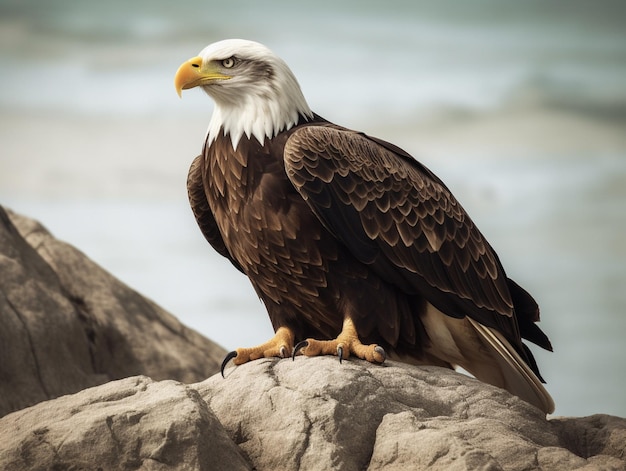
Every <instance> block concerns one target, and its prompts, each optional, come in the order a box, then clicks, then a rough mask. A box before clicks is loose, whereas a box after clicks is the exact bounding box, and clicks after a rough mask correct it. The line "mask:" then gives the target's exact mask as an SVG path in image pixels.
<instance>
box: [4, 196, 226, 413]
mask: <svg viewBox="0 0 626 471" xmlns="http://www.w3.org/2000/svg"><path fill="white" fill-rule="evenodd" d="M164 269H165V267H164ZM0 273H1V274H2V276H1V277H0V358H1V359H2V360H1V361H0V416H2V415H4V414H6V413H8V412H11V411H13V410H17V409H21V408H24V407H26V406H29V405H31V404H35V403H37V402H40V401H43V400H46V399H51V398H54V397H58V396H60V395H62V394H68V393H73V392H77V391H80V390H81V389H84V388H87V387H90V386H94V385H97V384H102V383H105V382H107V381H110V380H113V379H119V378H124V377H127V376H134V375H139V374H142V375H147V376H150V377H152V378H153V379H157V380H159V379H176V380H180V381H184V382H194V381H199V380H201V379H204V378H207V377H208V376H210V375H211V374H213V373H214V372H216V371H217V370H218V367H219V363H220V361H221V359H222V358H223V356H224V354H225V353H226V352H225V351H224V350H223V349H222V348H221V347H219V346H217V345H216V344H214V343H213V342H211V341H210V340H208V339H206V338H204V337H203V336H201V335H200V334H198V333H197V332H195V331H193V330H191V329H189V328H187V327H185V326H184V325H182V324H181V323H180V322H179V321H178V320H177V319H176V318H175V317H174V316H172V315H171V314H169V313H167V312H166V311H164V310H163V309H161V308H160V307H159V306H157V305H156V304H154V303H153V302H151V301H150V300H148V299H146V298H144V297H143V296H141V295H140V294H139V293H137V292H136V291H134V290H132V289H130V288H129V287H127V286H126V285H124V284H123V283H121V282H120V281H118V280H116V279H115V278H114V277H113V276H111V275H110V274H109V273H107V272H106V271H105V270H103V269H102V268H100V267H99V266H98V265H96V264H95V263H94V262H92V261H91V260H90V259H89V258H87V257H86V256H85V255H84V254H82V253H81V252H80V251H78V250H77V249H75V248H73V247H72V246H70V245H68V244H66V243H64V242H61V241H59V240H57V239H55V238H54V237H53V236H52V235H51V234H50V233H49V232H48V231H46V230H45V229H44V228H43V227H42V226H41V225H40V224H39V223H37V222H35V221H33V220H31V219H28V218H25V217H23V216H19V215H17V214H14V213H8V212H7V211H5V210H4V209H2V207H0Z"/></svg>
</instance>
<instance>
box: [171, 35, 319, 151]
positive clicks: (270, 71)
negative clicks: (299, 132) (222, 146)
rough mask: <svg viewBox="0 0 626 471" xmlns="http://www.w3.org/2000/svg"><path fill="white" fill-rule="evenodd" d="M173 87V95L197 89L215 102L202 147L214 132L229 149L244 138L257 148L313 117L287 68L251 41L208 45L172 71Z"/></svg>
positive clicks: (263, 48) (265, 48)
mask: <svg viewBox="0 0 626 471" xmlns="http://www.w3.org/2000/svg"><path fill="white" fill-rule="evenodd" d="M174 86H175V87H176V91H177V93H178V95H179V96H181V94H182V91H183V90H186V89H189V88H194V87H201V88H202V89H203V90H204V91H205V92H206V93H207V94H208V95H209V96H211V98H213V100H214V101H215V109H214V110H213V116H212V118H211V122H210V124H209V132H208V140H207V143H208V144H210V143H211V142H212V141H213V140H214V139H215V138H216V137H218V135H219V134H220V133H222V135H223V136H227V135H230V139H231V142H232V145H233V148H235V149H236V148H237V144H238V143H239V140H240V139H241V137H242V136H243V135H244V134H245V135H246V137H248V138H250V137H251V136H254V137H255V138H256V139H257V140H258V141H259V142H260V143H261V144H262V143H263V142H264V140H265V138H272V137H274V136H276V135H277V134H278V133H279V132H281V131H285V130H288V129H290V128H291V127H292V126H294V125H295V124H296V123H298V121H299V120H300V119H301V118H304V119H309V118H311V117H312V116H313V113H312V112H311V110H310V108H309V106H308V104H307V102H306V100H305V99H304V95H303V94H302V90H301V89H300V85H299V84H298V81H297V80H296V77H295V76H294V75H293V73H292V72H291V70H290V69H289V67H288V66H287V64H286V63H285V62H284V61H283V60H282V59H280V58H279V57H278V56H276V55H275V54H274V53H273V52H272V51H271V50H269V49H268V48H267V47H265V46H263V45H262V44H259V43H257V42H254V41H247V40H243V39H227V40H224V41H219V42H216V43H213V44H210V45H209V46H207V47H206V48H204V49H203V50H202V51H201V52H200V54H199V55H197V56H196V57H192V58H191V59H189V60H188V61H186V62H184V63H183V64H182V65H181V66H180V67H179V68H178V71H177V72H176V76H175V77H174Z"/></svg>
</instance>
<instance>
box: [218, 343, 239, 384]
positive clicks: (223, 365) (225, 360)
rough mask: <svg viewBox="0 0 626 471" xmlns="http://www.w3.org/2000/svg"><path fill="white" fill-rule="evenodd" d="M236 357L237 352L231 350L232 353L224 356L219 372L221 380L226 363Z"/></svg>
mask: <svg viewBox="0 0 626 471" xmlns="http://www.w3.org/2000/svg"><path fill="white" fill-rule="evenodd" d="M236 356H237V352H236V351H234V350H233V351H232V352H229V353H228V355H226V358H224V361H223V362H222V367H221V368H220V371H221V372H222V378H224V368H226V365H227V364H228V362H229V361H230V360H232V359H233V358H235V357H236Z"/></svg>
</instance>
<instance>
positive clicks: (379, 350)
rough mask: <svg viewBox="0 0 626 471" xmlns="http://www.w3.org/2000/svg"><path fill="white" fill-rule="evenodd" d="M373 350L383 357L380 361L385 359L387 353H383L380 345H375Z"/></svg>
mask: <svg viewBox="0 0 626 471" xmlns="http://www.w3.org/2000/svg"><path fill="white" fill-rule="evenodd" d="M374 351H375V352H377V353H379V354H380V355H381V356H382V357H383V361H382V362H381V363H384V362H385V360H386V359H387V354H386V353H385V349H384V348H383V347H381V346H380V345H377V346H376V348H374Z"/></svg>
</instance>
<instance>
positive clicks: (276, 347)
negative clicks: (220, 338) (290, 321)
mask: <svg viewBox="0 0 626 471" xmlns="http://www.w3.org/2000/svg"><path fill="white" fill-rule="evenodd" d="M294 339H295V335H294V333H293V331H292V330H291V329H289V328H288V327H279V328H278V330H277V331H276V334H275V335H274V337H272V338H271V339H270V340H268V341H267V342H265V343H262V344H261V345H257V346H256V347H251V348H238V349H237V350H233V351H232V352H230V353H229V354H228V355H226V357H225V358H224V361H223V362H222V367H221V372H222V377H224V368H226V365H227V364H228V362H229V361H230V360H233V363H234V364H235V365H236V366H239V365H243V364H244V363H247V362H249V361H252V360H258V359H259V358H269V357H280V358H287V357H288V356H289V355H291V352H292V350H293V343H294Z"/></svg>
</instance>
